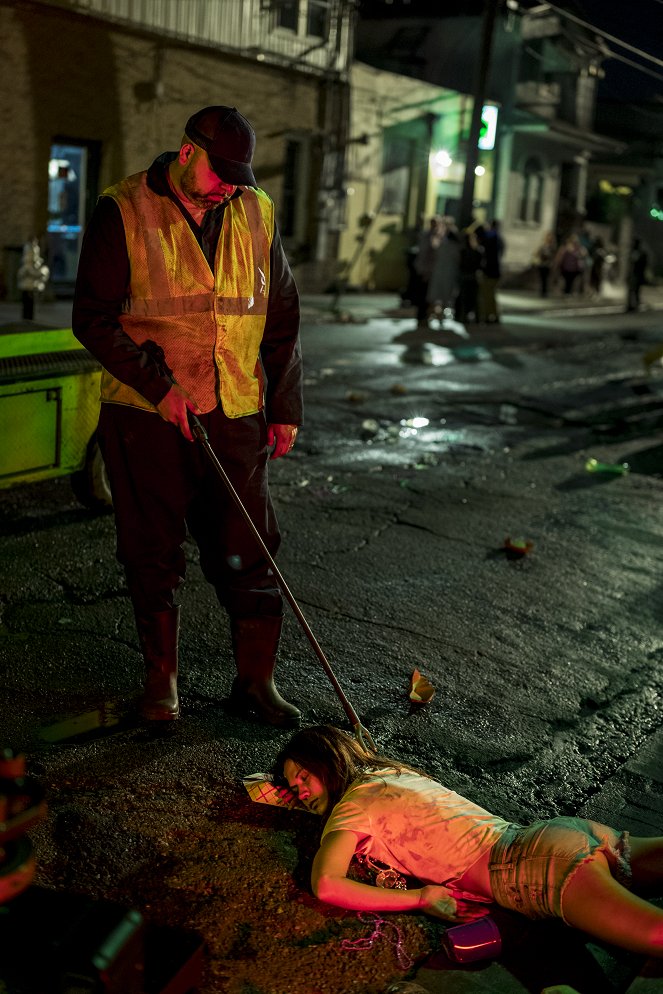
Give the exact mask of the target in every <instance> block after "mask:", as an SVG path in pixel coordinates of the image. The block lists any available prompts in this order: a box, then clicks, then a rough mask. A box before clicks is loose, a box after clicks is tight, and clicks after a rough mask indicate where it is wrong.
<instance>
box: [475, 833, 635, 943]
mask: <svg viewBox="0 0 663 994" xmlns="http://www.w3.org/2000/svg"><path fill="white" fill-rule="evenodd" d="M597 853H602V854H603V855H604V856H605V858H606V860H607V862H608V866H609V867H610V872H611V874H612V876H613V877H614V878H615V880H617V881H618V882H619V883H620V884H623V885H624V886H625V887H630V885H631V863H630V847H629V837H628V832H616V831H615V830H614V828H609V827H608V826H607V825H601V824H600V823H599V822H595V821H586V820H585V819H584V818H566V817H560V818H550V819H547V820H546V821H537V822H534V823H533V824H532V825H527V826H525V827H522V826H520V825H510V826H509V828H508V829H507V830H506V831H505V832H504V834H503V836H502V838H501V839H500V840H499V842H496V843H495V845H494V846H493V848H492V850H491V853H490V863H489V867H488V868H489V873H490V885H491V888H492V891H493V897H494V899H495V901H496V902H497V904H501V905H502V907H504V908H510V909H511V910H512V911H519V912H520V913H521V914H523V915H526V916H527V918H561V919H562V920H565V919H564V910H563V901H564V891H565V889H566V887H567V886H568V884H569V882H570V880H571V878H572V877H573V874H574V873H575V871H576V870H577V869H578V867H579V866H582V864H583V863H586V862H589V861H590V860H592V859H595V858H596V854H597ZM567 924H568V923H567Z"/></svg>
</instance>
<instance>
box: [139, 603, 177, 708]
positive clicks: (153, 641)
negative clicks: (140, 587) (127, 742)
mask: <svg viewBox="0 0 663 994" xmlns="http://www.w3.org/2000/svg"><path fill="white" fill-rule="evenodd" d="M136 627H137V629H138V638H139V639H140V645H141V649H142V650H143V659H144V660H145V669H146V677H145V690H144V692H143V697H142V700H141V702H140V710H141V714H142V715H143V717H144V718H146V719H147V720H148V721H174V719H175V718H179V715H180V704H179V701H178V699H177V643H178V638H179V631H180V609H179V608H178V607H172V608H170V609H169V610H167V611H158V612H156V613H154V614H145V615H138V614H137V615H136Z"/></svg>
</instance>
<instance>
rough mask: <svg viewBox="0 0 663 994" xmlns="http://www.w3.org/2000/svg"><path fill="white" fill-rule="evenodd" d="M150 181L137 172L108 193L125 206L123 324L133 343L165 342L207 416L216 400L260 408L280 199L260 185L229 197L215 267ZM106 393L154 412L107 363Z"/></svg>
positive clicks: (229, 410)
mask: <svg viewBox="0 0 663 994" xmlns="http://www.w3.org/2000/svg"><path fill="white" fill-rule="evenodd" d="M146 179H147V174H146V173H137V174H136V175H134V176H129V177H128V178H127V179H125V180H123V181H122V182H121V183H118V184H117V185H116V186H113V187H109V189H107V190H105V191H104V193H103V194H102V195H103V196H107V197H112V198H113V199H114V200H115V201H116V203H117V204H118V206H119V208H120V211H121V213H122V220H123V222H124V232H125V237H126V241H127V251H128V255H129V263H130V266H131V278H130V296H129V299H128V300H127V301H126V304H125V310H124V313H123V314H122V315H121V317H120V322H121V324H122V327H123V329H124V331H126V333H127V334H128V335H129V336H130V337H131V338H132V339H133V341H134V342H136V344H137V345H143V344H144V343H145V342H147V341H152V342H155V343H156V344H157V345H159V346H160V347H161V348H162V349H163V351H164V354H165V358H166V363H167V365H168V367H169V368H170V369H171V370H172V372H173V375H174V377H175V379H176V381H177V382H178V384H179V385H180V386H181V387H182V389H183V390H186V391H187V393H189V394H190V395H191V396H192V397H193V398H194V400H195V401H196V403H197V404H198V406H199V407H200V409H201V411H203V412H204V413H207V412H208V411H211V410H213V409H214V408H215V407H216V406H217V405H218V403H219V401H220V402H221V405H222V407H223V411H224V413H225V414H226V415H227V416H228V417H230V418H238V417H242V416H244V415H246V414H255V412H256V411H259V410H261V409H262V406H263V400H264V374H263V369H262V364H261V362H260V357H259V350H260V343H261V341H262V337H263V332H264V329H265V320H266V316H267V301H268V295H269V275H270V274H269V251H270V246H271V242H272V237H273V232H274V205H273V204H272V201H271V200H270V198H269V197H268V196H267V194H266V193H264V191H262V190H256V189H254V188H246V189H245V190H244V191H243V193H242V195H241V197H236V198H235V199H234V200H231V201H230V203H229V204H228V205H227V206H226V208H225V211H224V215H223V223H222V227H221V233H220V235H219V242H218V245H217V249H216V257H215V261H214V273H212V271H211V270H210V267H209V265H208V262H207V260H206V258H205V256H204V254H203V251H202V249H201V248H200V245H199V244H198V242H197V240H196V237H195V235H194V234H193V232H192V230H191V228H190V227H189V225H188V223H187V221H186V220H185V218H184V216H183V214H182V212H181V211H180V210H179V208H178V206H177V204H175V203H174V202H173V201H172V200H171V199H170V197H166V196H159V195H158V194H155V193H153V192H152V191H151V190H150V189H149V187H148V186H147V182H146ZM101 399H102V400H104V401H110V402H111V403H116V404H128V405H130V406H133V407H140V408H142V409H143V410H148V411H154V410H156V408H155V407H154V406H153V405H152V404H150V403H149V401H147V400H146V399H145V398H144V397H143V396H142V395H141V394H139V393H138V392H137V391H136V390H134V389H133V388H132V387H129V386H127V385H126V384H124V383H121V382H120V381H119V380H117V379H115V377H113V376H111V374H110V373H108V372H107V371H106V370H104V371H103V374H102V381H101Z"/></svg>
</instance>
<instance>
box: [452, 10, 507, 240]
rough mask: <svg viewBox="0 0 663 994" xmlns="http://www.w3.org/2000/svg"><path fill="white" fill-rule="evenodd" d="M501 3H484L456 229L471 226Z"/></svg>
mask: <svg viewBox="0 0 663 994" xmlns="http://www.w3.org/2000/svg"><path fill="white" fill-rule="evenodd" d="M500 3H501V0H484V9H483V23H482V27H481V52H480V56H479V70H478V73H477V81H476V86H475V88H474V107H473V108H472V120H471V122H470V136H469V138H468V141H467V153H466V159H465V178H464V180H463V192H462V194H461V200H460V217H459V221H460V225H461V227H462V228H465V227H467V225H468V224H470V223H471V222H472V203H473V200H474V170H475V169H476V167H477V162H478V161H479V137H480V134H481V111H482V109H483V102H484V99H485V96H486V81H487V79H488V69H489V68H490V48H491V45H492V41H493V29H494V27H495V18H496V16H497V8H498V7H499V5H500Z"/></svg>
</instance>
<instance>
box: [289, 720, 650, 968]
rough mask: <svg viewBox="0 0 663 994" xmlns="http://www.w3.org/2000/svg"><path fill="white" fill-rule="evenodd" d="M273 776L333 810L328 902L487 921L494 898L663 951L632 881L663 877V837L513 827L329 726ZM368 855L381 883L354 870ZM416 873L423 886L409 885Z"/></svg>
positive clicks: (318, 882)
mask: <svg viewBox="0 0 663 994" xmlns="http://www.w3.org/2000/svg"><path fill="white" fill-rule="evenodd" d="M273 775H274V782H275V784H276V785H279V787H280V791H279V792H280V794H281V796H282V797H283V798H284V799H286V800H292V799H297V802H298V804H301V805H302V806H303V807H304V808H306V809H307V810H308V811H311V812H313V813H314V814H316V815H319V816H320V817H321V818H323V819H324V828H323V832H322V840H321V843H320V849H319V850H318V853H317V855H316V857H315V860H314V862H313V870H312V874H311V884H312V889H313V893H314V894H315V895H316V897H318V898H320V899H321V900H322V901H326V902H328V903H330V904H335V905H338V906H339V907H341V908H352V909H356V910H361V911H395V912H399V911H424V912H426V914H429V915H433V916H435V917H438V918H443V919H446V920H448V921H468V920H472V919H474V918H479V917H481V916H482V915H485V914H488V910H489V909H488V908H487V907H486V905H487V904H490V903H491V902H494V903H497V904H499V905H502V907H505V908H509V909H510V910H512V911H519V912H521V913H522V914H524V915H526V916H527V917H528V918H533V919H534V918H561V919H562V920H563V921H565V922H566V923H567V925H571V926H573V927H575V928H579V929H582V930H583V931H584V932H587V933H588V934H589V935H591V936H593V937H595V938H596V939H600V940H602V941H604V942H608V943H612V944H614V945H616V946H621V947H622V948H624V949H628V950H630V951H632V952H636V953H640V954H644V955H647V956H659V957H663V910H661V909H660V908H657V907H655V906H654V905H652V904H649V903H648V902H647V901H646V900H644V899H642V898H640V897H637V896H636V895H635V894H634V893H631V890H630V889H629V888H630V887H631V886H632V887H633V888H634V889H636V890H644V889H645V888H650V889H651V888H652V887H654V888H655V887H656V885H663V838H630V839H629V835H628V833H627V832H618V831H615V830H614V829H612V828H609V827H608V826H606V825H601V824H599V823H598V822H593V821H587V820H585V819H583V818H570V817H559V818H551V819H548V820H546V821H538V822H535V823H534V824H532V825H528V826H525V827H523V826H520V825H514V824H512V823H510V822H508V821H505V820H504V819H503V818H499V817H497V816H496V815H492V814H490V813H489V812H488V811H485V810H484V809H483V808H480V807H478V806H477V805H476V804H473V803H472V802H471V801H468V800H466V799H465V798H464V797H461V796H460V795H459V794H456V793H454V792H453V791H451V790H448V789H447V788H446V787H444V786H442V784H440V783H438V782H437V781H436V780H433V779H432V778H431V777H428V776H427V775H426V774H424V773H422V772H421V771H417V770H416V769H413V768H412V767H410V766H407V765H405V764H403V763H400V762H398V761H397V760H394V759H390V758H389V757H386V756H376V755H374V754H373V753H370V752H368V751H367V750H365V749H364V747H363V746H362V745H361V744H360V743H359V742H358V741H357V740H356V739H354V738H353V737H352V736H350V735H348V734H347V733H346V732H343V731H340V730H339V729H337V728H333V727H332V726H330V725H320V726H316V727H313V728H306V729H302V730H301V731H300V732H298V733H297V734H296V735H294V737H293V738H292V739H291V740H290V742H289V743H288V745H287V746H286V747H285V748H284V749H283V750H282V751H281V753H280V754H279V756H278V757H277V759H276V762H275V765H274V768H273ZM357 864H358V865H359V866H360V867H362V866H363V868H364V870H366V868H369V869H371V870H372V871H373V872H374V879H375V883H376V884H377V885H378V886H377V887H374V886H371V884H370V883H369V884H367V883H362V882H360V881H359V880H357V879H351V875H355V876H356V873H355V867H356V866H357ZM406 877H409V878H414V880H415V881H416V883H418V884H419V886H416V884H415V885H414V886H412V887H411V888H410V889H404V888H406V886H407V883H406V880H405V878H406ZM409 883H413V881H412V880H410V881H409ZM386 888H389V889H386ZM659 889H660V890H662V891H663V886H660V887H659Z"/></svg>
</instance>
